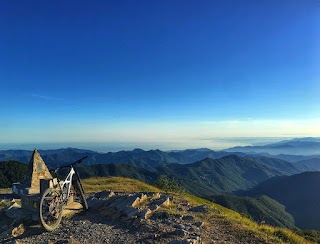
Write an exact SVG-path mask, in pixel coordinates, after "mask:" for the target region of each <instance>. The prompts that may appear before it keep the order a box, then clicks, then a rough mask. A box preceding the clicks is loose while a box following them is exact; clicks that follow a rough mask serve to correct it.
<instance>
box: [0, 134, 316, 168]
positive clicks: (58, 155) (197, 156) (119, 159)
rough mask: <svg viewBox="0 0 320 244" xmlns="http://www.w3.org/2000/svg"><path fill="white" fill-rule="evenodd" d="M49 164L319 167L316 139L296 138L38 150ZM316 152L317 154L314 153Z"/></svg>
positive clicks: (22, 156)
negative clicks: (208, 161)
mask: <svg viewBox="0 0 320 244" xmlns="http://www.w3.org/2000/svg"><path fill="white" fill-rule="evenodd" d="M39 152H40V154H41V156H42V157H43V159H44V161H45V162H46V164H47V165H48V166H49V167H56V166H59V165H63V164H67V163H70V162H73V161H75V160H77V159H79V158H80V157H83V156H85V155H87V156H89V158H88V160H86V161H85V162H84V164H87V165H94V164H109V163H115V164H130V165H133V166H136V167H139V168H145V169H150V170H152V169H154V168H156V167H158V166H161V165H166V164H171V163H178V164H189V163H194V162H197V161H200V160H203V159H205V158H213V159H218V158H222V157H224V156H227V155H232V154H235V155H238V156H246V155H248V156H252V157H261V156H263V157H269V158H277V159H282V160H286V161H289V162H293V163H299V164H303V165H306V166H308V167H309V168H311V169H313V170H320V139H319V138H297V139H292V140H285V141H281V142H277V143H272V144H268V145H265V146H247V147H234V148H229V149H225V150H223V151H213V150H211V149H206V148H202V149H187V150H181V151H168V152H164V151H161V150H148V151H145V150H142V149H135V150H132V151H119V152H109V153H98V152H95V151H90V150H83V149H77V148H61V149H56V150H39ZM317 153H318V154H317ZM31 155H32V151H27V150H0V160H17V161H20V162H24V163H27V162H29V160H30V157H31Z"/></svg>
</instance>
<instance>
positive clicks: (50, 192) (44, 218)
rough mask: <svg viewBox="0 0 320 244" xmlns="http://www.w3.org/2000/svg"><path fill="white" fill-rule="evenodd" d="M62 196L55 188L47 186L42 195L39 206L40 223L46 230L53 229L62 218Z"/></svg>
mask: <svg viewBox="0 0 320 244" xmlns="http://www.w3.org/2000/svg"><path fill="white" fill-rule="evenodd" d="M61 197H62V195H61V192H60V191H59V190H58V189H56V188H48V189H47V190H46V191H45V192H44V193H43V195H42V197H41V200H40V206H39V217H40V222H41V225H42V226H43V227H44V228H45V229H46V230H47V231H54V230H55V229H56V228H57V227H58V226H59V224H60V222H61V219H62V208H63V206H62V202H63V201H62V199H60V198H61Z"/></svg>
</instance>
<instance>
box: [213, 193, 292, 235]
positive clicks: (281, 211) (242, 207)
mask: <svg viewBox="0 0 320 244" xmlns="http://www.w3.org/2000/svg"><path fill="white" fill-rule="evenodd" d="M209 199H210V200H212V201H214V202H215V203H218V204H220V205H222V206H224V207H226V208H230V209H232V210H234V211H236V212H238V213H242V214H245V215H247V216H250V217H251V218H253V219H254V220H255V221H256V222H258V223H266V224H268V225H272V226H277V227H286V228H290V229H293V228H295V222H294V218H293V217H292V215H291V214H289V213H287V212H286V210H285V207H284V206H283V205H281V204H280V203H278V202H277V201H275V200H273V199H271V198H270V197H267V196H259V197H239V196H233V195H216V196H211V197H209Z"/></svg>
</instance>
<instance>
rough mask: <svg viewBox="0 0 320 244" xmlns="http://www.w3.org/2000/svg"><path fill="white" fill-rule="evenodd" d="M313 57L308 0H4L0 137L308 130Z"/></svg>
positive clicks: (318, 34)
mask: <svg viewBox="0 0 320 244" xmlns="http://www.w3.org/2000/svg"><path fill="white" fill-rule="evenodd" d="M319 65H320V3H319V1H316V0H314V1H311V0H310V1H309V0H301V1H294V0H293V1H286V0H284V1H275V0H271V1H254V0H251V1H238V0H234V1H228V0H221V1H211V0H210V1H196V0H194V1H189V0H177V1H172V0H170V1H150V0H146V1H139V0H136V1H119V0H117V1H98V0H96V1H95V0H93V1H79V0H77V1H69V0H68V1H65V0H54V1H49V0H48V1H32V0H28V1H22V0H21V1H15V0H4V1H0V91H1V92H0V104H1V106H0V143H11V142H16V143H23V142H84V141H86V142H104V141H108V142H113V141H115V142H176V141H180V142H185V143H186V144H187V143H188V142H189V143H190V146H193V145H196V144H192V142H195V141H202V140H205V141H206V140H210V138H215V137H243V136H246V137H256V136H257V137H260V136H261V137H268V136H273V137H282V136H289V137H295V136H320V126H319V124H320V123H319V122H320V69H319ZM197 145H198V144H197Z"/></svg>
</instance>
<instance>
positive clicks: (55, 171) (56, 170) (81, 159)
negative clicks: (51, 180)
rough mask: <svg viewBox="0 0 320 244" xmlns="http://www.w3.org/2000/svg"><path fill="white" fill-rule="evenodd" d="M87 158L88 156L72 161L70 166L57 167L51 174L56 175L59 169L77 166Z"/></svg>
mask: <svg viewBox="0 0 320 244" xmlns="http://www.w3.org/2000/svg"><path fill="white" fill-rule="evenodd" d="M87 157H88V156H85V157H83V158H80V159H78V160H77V161H74V162H73V163H71V164H68V165H64V166H61V167H58V168H56V169H55V170H53V172H54V173H57V172H58V171H59V169H62V168H69V167H71V166H73V165H75V164H77V163H81V162H82V161H83V160H85V159H86V158H87Z"/></svg>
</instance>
